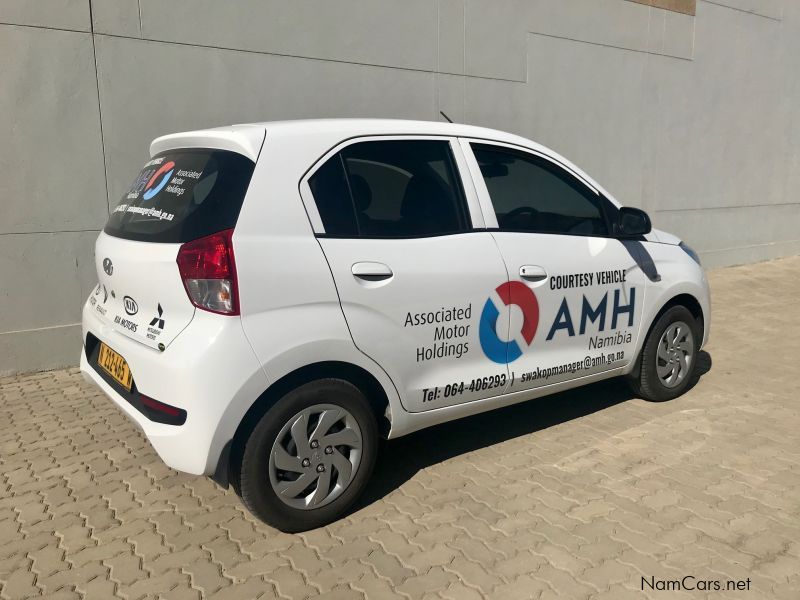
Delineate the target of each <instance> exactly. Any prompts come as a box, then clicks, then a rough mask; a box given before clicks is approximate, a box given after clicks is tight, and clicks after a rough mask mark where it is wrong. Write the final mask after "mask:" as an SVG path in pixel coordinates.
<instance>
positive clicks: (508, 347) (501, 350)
mask: <svg viewBox="0 0 800 600" xmlns="http://www.w3.org/2000/svg"><path fill="white" fill-rule="evenodd" d="M495 291H496V292H497V294H498V296H500V300H502V301H503V304H505V305H506V306H510V305H511V304H516V305H517V306H519V307H520V308H521V309H522V316H523V321H522V330H521V331H520V334H521V335H522V339H523V340H525V343H526V344H528V346H530V345H531V342H533V336H534V335H536V329H537V328H538V327H539V301H538V300H537V299H536V294H534V293H533V290H531V289H530V288H529V287H528V286H527V285H525V284H524V283H522V282H521V281H507V282H506V283H504V284H502V285H500V286H499V287H498V288H497V289H496V290H495ZM499 316H500V311H499V310H498V308H497V307H496V306H495V304H494V301H492V299H491V298H489V299H487V300H486V304H484V306H483V312H482V313H481V321H480V326H479V336H480V341H481V349H482V350H483V353H484V354H485V355H486V357H487V358H488V359H489V360H491V361H493V362H496V363H499V364H501V365H505V364H508V363H511V362H514V361H515V360H517V359H518V358H519V357H520V356H522V348H520V347H519V344H518V343H517V342H516V340H510V341H508V342H504V341H503V340H501V339H500V338H499V337H498V335H497V319H498V317H499Z"/></svg>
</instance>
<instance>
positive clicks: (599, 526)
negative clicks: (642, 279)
mask: <svg viewBox="0 0 800 600" xmlns="http://www.w3.org/2000/svg"><path fill="white" fill-rule="evenodd" d="M711 278H712V287H713V295H714V298H713V300H714V311H715V312H714V329H713V334H712V343H711V345H710V346H709V348H708V353H709V354H708V355H704V356H703V357H702V358H703V364H704V370H708V369H709V368H710V371H708V372H707V373H705V375H703V377H702V378H701V380H700V382H699V383H698V385H697V386H696V387H695V388H694V389H693V390H691V392H690V393H688V394H687V395H686V396H684V397H682V398H680V399H678V400H675V401H673V402H669V403H665V404H649V403H646V402H643V401H641V400H638V399H632V398H631V397H630V395H629V394H628V392H627V391H626V389H625V388H624V387H623V386H621V385H619V384H617V383H615V382H607V383H603V384H599V385H595V386H592V387H589V388H586V389H584V390H579V391H574V392H571V393H566V394H560V395H558V396H555V397H551V398H549V399H544V400H539V401H534V402H531V403H528V404H525V405H521V406H517V407H512V408H510V409H507V410H503V411H500V412H495V413H492V414H491V415H489V416H482V417H480V418H478V419H471V420H467V421H462V422H459V423H454V424H449V425H445V426H442V427H439V428H436V429H433V430H429V431H426V432H421V433H419V434H416V435H414V436H410V437H408V438H405V439H402V440H398V441H396V442H393V443H391V444H390V445H389V447H390V449H391V452H390V453H388V452H387V453H384V455H383V458H382V459H381V461H380V462H379V464H378V467H377V476H376V480H375V482H374V484H373V485H372V487H371V489H370V491H369V497H368V499H367V501H366V502H364V503H363V504H362V507H361V508H360V509H358V510H357V511H356V512H354V513H353V514H352V515H351V516H350V517H349V518H347V519H346V520H344V521H341V522H338V523H336V524H334V525H331V526H330V527H327V528H325V529H321V530H317V531H313V532H310V533H307V534H303V535H285V534H281V533H278V532H276V531H274V530H272V529H270V528H269V527H266V526H264V525H262V524H260V523H259V522H256V521H255V520H254V519H253V518H252V517H251V516H250V515H249V514H248V513H246V512H245V511H244V510H243V508H242V507H241V506H240V504H239V502H238V499H237V498H236V496H235V495H234V494H233V493H232V492H223V491H221V490H220V489H219V488H218V487H216V486H215V485H214V484H213V483H211V482H210V481H209V480H207V479H205V478H197V477H190V476H186V475H181V474H178V473H175V472H173V471H171V470H169V469H167V468H166V467H164V466H163V465H162V464H161V462H160V461H159V460H158V458H157V457H156V455H155V454H154V453H153V451H152V450H151V449H150V447H149V445H148V443H147V441H146V440H145V439H144V438H143V437H142V436H141V435H140V434H139V433H138V431H137V430H136V428H134V427H133V426H132V425H131V424H130V423H129V422H128V421H126V419H125V418H123V417H122V415H121V414H120V413H119V412H118V411H117V410H116V409H114V408H113V406H112V405H111V404H110V403H109V402H107V401H106V400H105V399H104V398H103V397H101V395H100V394H99V393H98V392H97V391H95V390H94V389H92V388H90V387H89V386H87V385H85V384H84V383H83V382H82V379H81V378H80V376H79V375H78V373H77V372H76V371H75V370H69V371H57V372H52V373H41V374H35V375H27V376H21V377H7V378H3V379H0V465H2V482H0V595H2V597H3V598H20V597H26V596H33V595H46V596H48V597H50V598H73V597H87V598H113V597H120V598H143V597H162V598H202V597H206V598H209V597H214V598H256V597H265V598H273V597H286V598H304V597H309V596H315V595H318V594H323V595H324V596H325V598H329V599H332V598H362V597H364V596H366V597H369V598H384V597H385V598H391V597H403V598H420V597H422V598H426V597H431V598H435V597H441V598H457V599H470V598H481V597H489V598H501V599H503V600H511V599H512V598H558V597H563V598H570V599H580V598H598V599H600V598H608V599H613V600H625V599H626V598H637V599H638V598H649V597H652V598H706V597H708V598H723V597H730V598H779V599H780V598H786V599H792V600H794V599H797V598H799V597H800V521H798V518H800V444H799V443H798V434H799V432H800V412H799V411H798V406H797V401H798V398H799V397H800V394H799V393H798V391H800V389H799V388H800V386H799V384H798V380H799V379H800V377H798V376H799V375H800V368H798V365H797V361H798V359H799V358H800V344H798V337H800V312H798V310H797V308H798V301H797V297H798V295H800V258H796V259H786V260H782V261H775V262H772V263H767V264H761V265H753V266H747V267H738V268H734V269H725V270H719V271H716V272H713V273H712V275H711ZM712 361H713V366H711V364H710V363H711V362H712ZM684 575H693V576H695V577H697V578H701V579H712V580H723V581H725V580H727V579H746V578H750V581H751V583H750V588H751V591H750V592H736V593H728V594H726V593H724V592H721V593H712V594H710V595H706V594H705V593H703V592H692V593H686V592H652V591H650V592H648V591H645V592H643V591H642V590H641V577H642V576H646V577H650V576H654V577H655V578H657V579H661V580H665V579H675V578H681V577H683V576H684Z"/></svg>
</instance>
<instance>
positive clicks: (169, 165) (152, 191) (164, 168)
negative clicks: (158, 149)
mask: <svg viewBox="0 0 800 600" xmlns="http://www.w3.org/2000/svg"><path fill="white" fill-rule="evenodd" d="M174 172H175V162H174V161H172V160H170V161H167V162H165V163H164V164H163V165H161V167H160V168H159V169H158V171H156V172H155V173H153V176H152V177H151V178H150V180H149V181H148V182H147V185H145V186H144V193H143V194H142V199H143V200H150V198H152V197H153V196H155V195H156V194H157V193H158V192H160V191H161V190H162V189H164V186H165V185H167V182H168V181H169V179H170V177H172V173H174ZM159 178H161V179H159ZM156 182H158V183H156Z"/></svg>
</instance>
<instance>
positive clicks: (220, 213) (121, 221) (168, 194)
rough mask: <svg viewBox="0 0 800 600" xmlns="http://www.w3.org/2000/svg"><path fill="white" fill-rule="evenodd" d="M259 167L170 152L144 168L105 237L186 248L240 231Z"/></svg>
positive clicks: (215, 153) (215, 155)
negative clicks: (241, 215) (224, 232)
mask: <svg viewBox="0 0 800 600" xmlns="http://www.w3.org/2000/svg"><path fill="white" fill-rule="evenodd" d="M254 168H255V163H254V162H253V161H252V160H250V159H249V158H246V157H244V156H242V155H241V154H237V153H235V152H229V151H227V150H207V149H191V150H189V149H187V150H170V151H167V152H163V153H161V154H158V155H156V156H154V157H153V158H152V159H150V160H149V161H147V163H145V165H144V167H143V168H142V170H141V171H139V174H138V175H137V176H136V177H135V178H134V180H133V183H132V184H131V186H130V188H129V189H128V191H127V192H125V194H123V196H122V198H121V200H120V202H119V204H118V205H117V206H116V208H114V210H113V211H112V212H111V215H110V217H109V219H108V223H107V224H106V226H105V229H104V231H105V232H106V233H108V234H109V235H113V236H116V237H121V238H125V239H129V240H138V241H145V242H163V243H183V242H188V241H191V240H195V239H198V238H201V237H204V236H207V235H210V234H212V233H215V232H217V231H222V230H224V229H231V228H233V227H234V226H235V225H236V221H237V219H238V218H239V211H240V210H241V208H242V202H243V201H244V196H245V194H246V193H247V188H248V186H249V185H250V178H251V177H252V175H253V169H254Z"/></svg>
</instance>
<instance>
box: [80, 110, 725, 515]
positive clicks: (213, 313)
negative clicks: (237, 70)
mask: <svg viewBox="0 0 800 600" xmlns="http://www.w3.org/2000/svg"><path fill="white" fill-rule="evenodd" d="M150 156H151V158H150V160H148V161H147V162H146V163H145V165H144V167H143V168H142V170H141V171H140V172H139V174H138V175H137V176H136V178H135V179H134V181H133V184H132V185H131V186H130V188H129V189H128V191H127V192H126V193H125V194H124V195H123V196H122V199H121V201H120V204H119V205H118V206H117V207H116V208H115V209H114V210H113V211H112V213H111V216H110V218H109V220H108V223H107V225H106V226H105V229H104V231H103V232H102V233H101V234H100V236H99V238H98V240H97V244H96V248H95V257H96V264H97V275H98V279H99V281H98V283H97V287H96V288H95V289H94V291H93V292H92V294H91V295H90V297H89V299H88V300H87V302H86V304H85V306H84V309H83V337H84V346H83V351H82V353H81V370H82V372H83V373H84V375H85V377H86V378H87V379H89V380H91V381H93V382H94V383H95V384H97V385H98V386H99V387H100V388H101V389H102V390H103V391H104V392H105V393H106V394H107V395H108V396H109V397H110V398H111V400H112V401H113V402H114V403H116V404H117V406H118V407H119V408H120V409H121V410H122V411H123V412H125V413H126V414H127V415H128V416H129V417H130V418H131V419H133V421H135V422H136V423H137V424H138V425H139V427H141V429H142V430H143V431H144V433H145V434H146V436H147V438H148V439H149V440H150V442H151V443H152V445H153V447H154V448H155V450H156V452H157V453H158V454H159V456H160V457H161V458H162V459H163V460H164V462H165V463H166V464H167V465H169V466H170V467H172V468H174V469H177V470H180V471H185V472H188V473H194V474H198V475H200V474H206V475H212V476H213V477H214V478H215V480H217V481H218V482H220V483H222V484H223V485H228V482H230V483H232V484H233V486H234V488H235V489H236V491H237V493H238V494H239V495H240V496H241V498H242V500H243V502H244V504H245V505H246V506H247V507H248V508H249V509H250V510H251V511H252V512H253V513H254V514H255V515H257V516H258V517H260V518H261V519H263V520H265V521H266V522H268V523H270V524H272V525H274V526H276V527H277V528H279V529H282V530H284V531H300V530H304V529H309V528H312V527H316V526H320V525H322V524H325V523H327V522H329V521H331V520H333V519H335V518H337V517H339V516H340V515H342V514H343V513H344V512H345V511H346V510H347V509H348V508H349V507H350V506H351V505H352V503H353V502H354V501H355V499H356V498H357V497H358V496H359V494H360V493H361V492H362V490H363V489H364V487H365V485H366V483H367V480H368V478H369V476H370V472H371V470H372V468H373V465H374V462H375V456H376V452H377V449H378V440H379V437H381V436H383V437H386V438H396V437H399V436H402V435H405V434H408V433H410V432H412V431H415V430H418V429H421V428H424V427H429V426H431V425H435V424H437V423H442V422H444V421H449V420H452V419H458V418H460V417H464V416H467V415H473V414H476V413H479V412H482V411H486V410H490V409H493V408H497V407H500V406H506V405H509V404H513V403H516V402H521V401H524V400H529V399H531V398H535V397H539V396H544V395H546V394H552V393H554V392H558V391H561V390H564V389H567V388H572V387H575V386H579V385H585V384H588V383H591V382H594V381H598V380H601V379H606V378H609V377H616V376H625V377H626V378H627V379H628V380H629V381H630V382H631V384H632V385H633V388H634V390H635V392H636V394H638V395H639V396H640V397H642V398H646V399H649V400H667V399H671V398H674V397H676V396H678V395H679V394H681V393H682V392H683V391H684V390H686V388H687V386H688V385H690V381H691V380H692V375H693V372H694V370H695V365H696V363H697V354H698V351H699V349H700V348H701V346H702V344H703V343H704V342H705V341H706V340H707V338H708V331H709V290H708V283H707V281H706V277H705V275H704V273H703V269H702V268H701V266H700V264H699V260H698V258H697V255H696V254H695V253H694V252H693V251H692V250H691V249H690V248H689V247H688V246H686V245H685V244H684V243H682V242H681V240H679V239H678V238H676V237H675V236H673V235H670V234H668V233H664V232H662V231H658V230H654V229H651V226H650V220H649V218H648V217H647V215H646V214H645V213H644V212H642V211H641V210H638V209H635V208H627V207H621V206H620V205H619V203H618V202H617V201H616V200H615V199H614V198H613V197H612V196H611V195H610V194H609V193H608V192H606V191H605V190H604V189H603V188H602V187H601V186H600V185H598V184H597V183H596V182H595V181H593V180H592V179H591V178H590V177H589V176H587V175H586V174H585V173H583V172H582V171H581V170H580V169H579V168H578V167H576V166H575V165H573V164H572V163H570V162H569V161H568V160H566V159H565V158H563V157H561V156H559V155H558V154H556V153H555V152H552V151H551V150H548V149H547V148H544V147H542V146H540V145H539V144H536V143H534V142H532V141H530V140H527V139H524V138H521V137H518V136H515V135H511V134H508V133H502V132H500V131H494V130H490V129H483V128H479V127H471V126H465V125H457V124H448V123H426V122H413V121H392V120H360V119H353V120H320V121H294V122H275V123H261V124H252V125H237V126H233V127H227V128H220V129H209V130H205V131H194V132H189V133H180V134H174V135H167V136H164V137H160V138H158V139H156V140H155V141H154V142H153V143H152V145H151V146H150Z"/></svg>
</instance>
